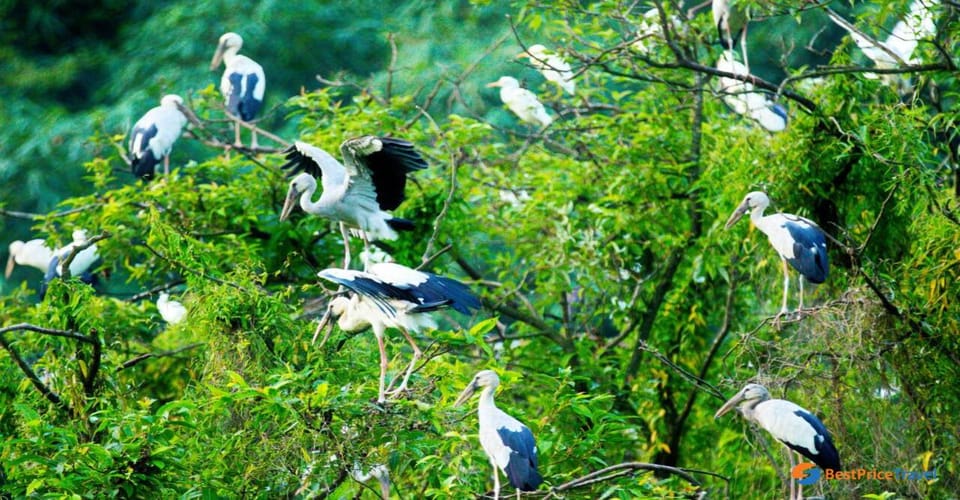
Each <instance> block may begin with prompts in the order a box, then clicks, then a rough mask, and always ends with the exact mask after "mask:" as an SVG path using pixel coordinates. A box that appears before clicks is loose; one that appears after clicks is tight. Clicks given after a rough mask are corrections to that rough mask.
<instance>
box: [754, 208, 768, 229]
mask: <svg viewBox="0 0 960 500" xmlns="http://www.w3.org/2000/svg"><path fill="white" fill-rule="evenodd" d="M766 208H767V206H766V205H757V206H755V207H753V210H752V211H751V212H750V222H753V225H754V226H757V229H759V230H761V231H763V232H764V233H767V234H769V232H768V231H767V223H768V222H769V221H768V220H767V218H766V217H764V216H763V211H764V210H766Z"/></svg>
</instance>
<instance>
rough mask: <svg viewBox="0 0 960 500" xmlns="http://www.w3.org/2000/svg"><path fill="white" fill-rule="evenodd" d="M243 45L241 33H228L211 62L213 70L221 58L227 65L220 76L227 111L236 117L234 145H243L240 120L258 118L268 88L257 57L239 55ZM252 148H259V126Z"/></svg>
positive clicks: (254, 132) (218, 45)
mask: <svg viewBox="0 0 960 500" xmlns="http://www.w3.org/2000/svg"><path fill="white" fill-rule="evenodd" d="M242 46H243V38H241V37H240V35H238V34H236V33H232V32H231V33H224V34H223V35H222V36H221V37H220V42H219V44H217V50H216V52H214V54H213V60H212V61H211V62H210V70H211V71H213V70H215V69H217V66H219V65H220V61H221V60H222V61H223V64H224V66H225V68H224V70H223V76H222V77H220V93H221V94H223V98H224V99H225V101H226V107H227V112H229V113H230V117H231V118H233V120H234V133H235V137H234V145H235V146H237V147H242V146H243V143H241V142H240V121H241V120H242V121H244V122H248V123H249V122H250V121H252V120H253V119H254V118H256V116H257V113H259V112H260V107H261V106H262V105H263V94H264V92H265V91H266V89H267V77H266V75H265V74H264V72H263V67H262V66H260V65H259V64H257V62H256V61H254V60H253V59H250V58H249V57H247V56H244V55H240V54H238V52H240V47H242ZM250 148H251V149H256V148H257V129H256V127H253V129H252V132H251V139H250Z"/></svg>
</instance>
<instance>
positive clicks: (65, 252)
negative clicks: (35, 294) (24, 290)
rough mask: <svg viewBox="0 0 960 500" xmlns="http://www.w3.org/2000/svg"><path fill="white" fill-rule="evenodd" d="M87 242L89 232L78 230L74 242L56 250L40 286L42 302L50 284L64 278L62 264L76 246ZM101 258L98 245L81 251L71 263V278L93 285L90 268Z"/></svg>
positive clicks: (74, 235) (74, 233)
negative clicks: (55, 279) (54, 280)
mask: <svg viewBox="0 0 960 500" xmlns="http://www.w3.org/2000/svg"><path fill="white" fill-rule="evenodd" d="M86 242H87V232H86V231H84V230H83V229H77V230H75V231H74V232H73V242H71V243H68V244H66V245H64V246H63V247H61V248H58V249H57V250H54V252H53V257H51V258H50V262H48V263H47V271H46V274H45V275H44V276H43V283H42V284H41V286H40V299H41V300H42V299H43V297H44V296H45V295H46V293H47V287H48V286H49V285H50V282H51V281H53V279H54V278H59V277H61V276H63V265H62V264H61V262H63V261H64V260H65V259H66V258H67V257H68V256H69V255H70V254H71V253H72V252H73V248H74V247H75V246H79V245H82V244H84V243H86ZM99 258H100V254H99V253H98V252H97V245H96V243H94V244H93V245H90V246H88V247H86V248H84V249H83V250H80V251H79V252H77V254H76V255H74V257H73V260H72V261H70V268H69V271H70V276H73V277H76V278H80V281H82V282H84V283H87V284H91V283H93V275H92V274H90V267H92V266H93V264H94V262H96V261H97V259H99Z"/></svg>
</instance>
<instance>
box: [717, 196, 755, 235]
mask: <svg viewBox="0 0 960 500" xmlns="http://www.w3.org/2000/svg"><path fill="white" fill-rule="evenodd" d="M748 210H750V206H749V205H748V204H747V202H746V201H744V202H743V203H741V204H740V206H739V207H737V209H736V210H734V211H733V213H732V214H731V215H730V218H729V219H727V223H726V224H724V225H723V228H724V229H730V227H731V226H733V225H734V224H736V223H737V221H738V220H740V219H741V218H742V217H743V214H745V213H747V211H748Z"/></svg>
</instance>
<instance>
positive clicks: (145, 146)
mask: <svg viewBox="0 0 960 500" xmlns="http://www.w3.org/2000/svg"><path fill="white" fill-rule="evenodd" d="M156 136H157V124H156V123H153V124H151V125H150V126H149V127H136V128H134V129H133V132H132V133H131V134H130V145H131V146H133V144H136V143H138V142H139V144H140V149H138V150H136V151H134V150H133V149H131V150H130V171H131V172H133V174H134V175H136V176H137V177H139V178H141V179H144V180H150V179H152V178H153V172H154V169H155V168H156V166H157V163H160V158H159V157H157V156H154V154H153V149H151V148H150V140H151V139H153V138H154V137H156ZM138 138H139V141H138Z"/></svg>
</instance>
